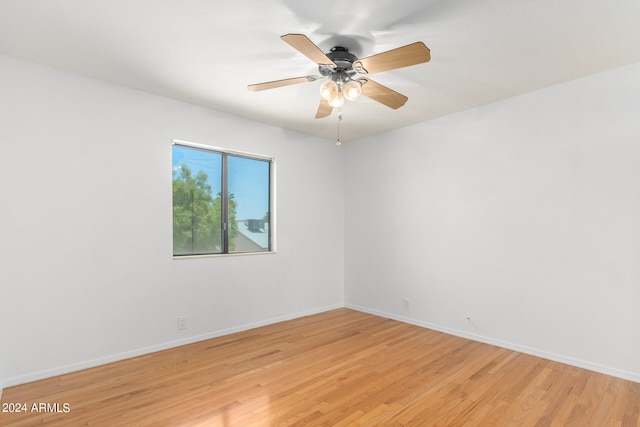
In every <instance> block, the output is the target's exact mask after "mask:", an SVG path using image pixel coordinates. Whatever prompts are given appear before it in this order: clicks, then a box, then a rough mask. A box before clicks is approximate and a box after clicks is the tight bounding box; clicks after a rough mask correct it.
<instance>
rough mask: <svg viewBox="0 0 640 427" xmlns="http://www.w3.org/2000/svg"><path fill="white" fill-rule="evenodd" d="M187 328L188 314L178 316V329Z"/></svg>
mask: <svg viewBox="0 0 640 427" xmlns="http://www.w3.org/2000/svg"><path fill="white" fill-rule="evenodd" d="M183 329H187V316H178V330H179V331H180V330H183Z"/></svg>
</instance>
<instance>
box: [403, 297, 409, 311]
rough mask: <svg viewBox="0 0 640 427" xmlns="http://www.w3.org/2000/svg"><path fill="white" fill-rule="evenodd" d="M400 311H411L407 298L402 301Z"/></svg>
mask: <svg viewBox="0 0 640 427" xmlns="http://www.w3.org/2000/svg"><path fill="white" fill-rule="evenodd" d="M402 309H403V310H404V311H409V310H411V301H409V298H405V299H403V300H402Z"/></svg>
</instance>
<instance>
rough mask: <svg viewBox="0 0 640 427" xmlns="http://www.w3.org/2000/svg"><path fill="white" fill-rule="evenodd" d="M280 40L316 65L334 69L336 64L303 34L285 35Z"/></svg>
mask: <svg viewBox="0 0 640 427" xmlns="http://www.w3.org/2000/svg"><path fill="white" fill-rule="evenodd" d="M280 38H281V39H282V40H284V41H285V42H287V43H288V44H290V45H291V46H292V47H293V48H294V49H296V50H297V51H298V52H300V53H301V54H303V55H304V56H306V57H307V58H309V59H310V60H312V61H313V62H315V63H316V64H318V65H330V66H332V67H336V64H335V63H334V62H333V61H332V60H331V59H329V57H327V55H325V54H324V52H323V51H321V50H320V48H319V47H318V46H316V45H315V44H314V43H313V42H312V41H311V40H309V38H308V37H307V36H305V35H304V34H285V35H284V36H281V37H280Z"/></svg>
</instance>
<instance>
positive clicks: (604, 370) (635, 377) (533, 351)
mask: <svg viewBox="0 0 640 427" xmlns="http://www.w3.org/2000/svg"><path fill="white" fill-rule="evenodd" d="M345 307H346V308H350V309H352V310H356V311H361V312H363V313H369V314H373V315H376V316H380V317H385V318H387V319H393V320H397V321H399V322H403V323H408V324H411V325H415V326H420V327H423V328H427V329H432V330H434V331H438V332H443V333H445V334H449V335H455V336H458V337H461V338H467V339H470V340H473V341H478V342H482V343H485V344H490V345H494V346H497V347H501V348H506V349H508V350H513V351H517V352H520V353H525V354H529V355H532V356H536V357H541V358H543V359H547V360H553V361H554V362H559V363H564V364H565V365H571V366H575V367H577V368H582V369H587V370H589V371H594V372H599V373H601V374H605V375H610V376H612V377H617V378H622V379H625V380H629V381H634V382H637V383H640V373H634V372H628V371H624V370H621V369H617V368H612V367H610V366H603V365H599V364H597V363H592V362H588V361H585V360H581V359H576V358H573V357H568V356H563V355H561V354H556V353H550V352H547V351H544V350H540V349H537V348H531V347H527V346H522V345H519V344H514V343H510V342H507V341H501V340H497V339H493V338H490V337H486V336H483V335H478V334H473V333H469V332H465V331H460V330H457V329H451V328H447V327H444V326H440V325H436V324H433V323H429V322H422V321H419V320H416V319H412V318H409V317H405V316H399V315H396V314H393V313H387V312H383V311H379V310H374V309H371V308H368V307H362V306H358V305H354V304H345Z"/></svg>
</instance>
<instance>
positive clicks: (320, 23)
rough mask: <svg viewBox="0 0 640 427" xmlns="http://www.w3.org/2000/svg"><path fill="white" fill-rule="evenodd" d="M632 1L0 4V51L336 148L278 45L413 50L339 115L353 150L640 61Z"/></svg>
mask: <svg viewBox="0 0 640 427" xmlns="http://www.w3.org/2000/svg"><path fill="white" fill-rule="evenodd" d="M639 23H640V1H639V0H613V1H612V0H475V1H473V0H339V1H338V0H322V1H320V0H314V1H302V0H226V1H221V0H209V1H203V0H180V1H178V0H28V1H27V0H1V1H0V53H3V54H6V55H11V56H16V57H20V58H24V59H28V60H31V61H35V62H39V63H44V64H48V65H51V66H55V67H59V68H63V69H67V70H71V71H74V72H77V73H80V74H85V75H88V76H92V77H95V78H98V79H102V80H106V81H109V82H114V83H119V84H122V85H125V86H129V87H132V88H137V89H140V90H143V91H147V92H151V93H155V94H159V95H163V96H167V97H170V98H175V99H179V100H183V101H186V102H189V103H192V104H197V105H201V106H205V107H209V108H213V109H217V110H222V111H226V112H229V113H232V114H237V115H240V116H244V117H248V118H251V119H255V120H259V121H263V122H267V123H272V124H275V125H278V126H282V127H284V128H289V129H295V130H298V131H301V132H305V133H308V134H312V135H318V136H320V137H325V138H329V139H335V137H336V130H337V118H336V113H335V112H334V113H333V114H332V116H330V117H328V118H325V119H314V116H315V112H316V108H317V106H318V101H319V99H320V98H319V94H318V86H319V85H320V82H319V81H316V82H313V83H307V84H302V85H296V86H288V87H283V88H278V89H273V90H269V91H264V92H249V91H248V90H247V88H246V86H247V85H248V84H251V83H260V82H264V81H270V80H279V79H283V78H288V77H297V76H303V75H307V74H318V72H317V68H316V67H315V66H314V64H313V63H312V62H311V61H310V60H309V59H307V58H306V57H304V56H303V55H301V54H300V53H299V52H298V51H296V50H294V49H293V48H292V47H290V46H289V45H287V44H286V43H284V42H283V41H281V40H280V36H281V35H283V34H286V33H302V34H306V35H307V36H308V37H309V38H310V39H311V40H313V41H314V42H315V43H316V44H317V45H318V46H319V47H321V48H322V49H323V50H325V51H328V50H329V48H330V47H332V46H334V45H336V44H341V45H344V46H346V47H348V48H350V49H351V50H353V51H355V52H354V53H356V54H357V55H358V56H360V57H364V56H369V55H371V54H374V53H379V52H383V51H386V50H389V49H393V48H395V47H400V46H403V45H406V44H409V43H412V42H414V41H423V42H424V43H425V44H426V45H427V46H428V47H429V48H430V49H431V58H432V59H431V61H430V62H428V63H426V64H420V65H415V66H412V67H408V68H403V69H399V70H393V71H388V72H385V73H380V74H375V75H372V76H371V77H372V79H373V80H375V81H377V82H378V83H381V84H384V85H386V86H389V87H391V88H392V89H394V90H396V91H398V92H400V93H402V94H404V95H407V96H408V97H409V101H408V102H407V104H406V105H405V106H404V107H402V108H400V109H398V110H392V109H389V108H388V107H385V106H384V105H382V104H379V103H376V102H374V101H372V100H370V99H368V98H365V97H363V98H361V99H359V100H358V101H356V102H353V103H346V104H345V106H344V107H343V116H344V120H343V122H342V124H341V137H342V138H341V139H342V140H343V141H351V140H355V139H359V138H362V137H365V136H368V135H372V134H375V133H379V132H384V131H387V130H391V129H396V128H399V127H403V126H407V125H410V124H414V123H417V122H421V121H425V120H430V119H433V118H435V117H439V116H442V115H446V114H451V113H454V112H457V111H462V110H466V109H469V108H472V107H476V106H478V105H482V104H487V103H490V102H494V101H497V100H500V99H504V98H507V97H512V96H516V95H519V94H522V93H526V92H530V91H534V90H537V89H541V88H544V87H547V86H550V85H554V84H558V83H562V82H565V81H568V80H572V79H576V78H579V77H582V76H586V75H589V74H593V73H597V72H600V71H604V70H607V69H611V68H615V67H619V66H623V65H626V64H630V63H634V62H640V24H639Z"/></svg>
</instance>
